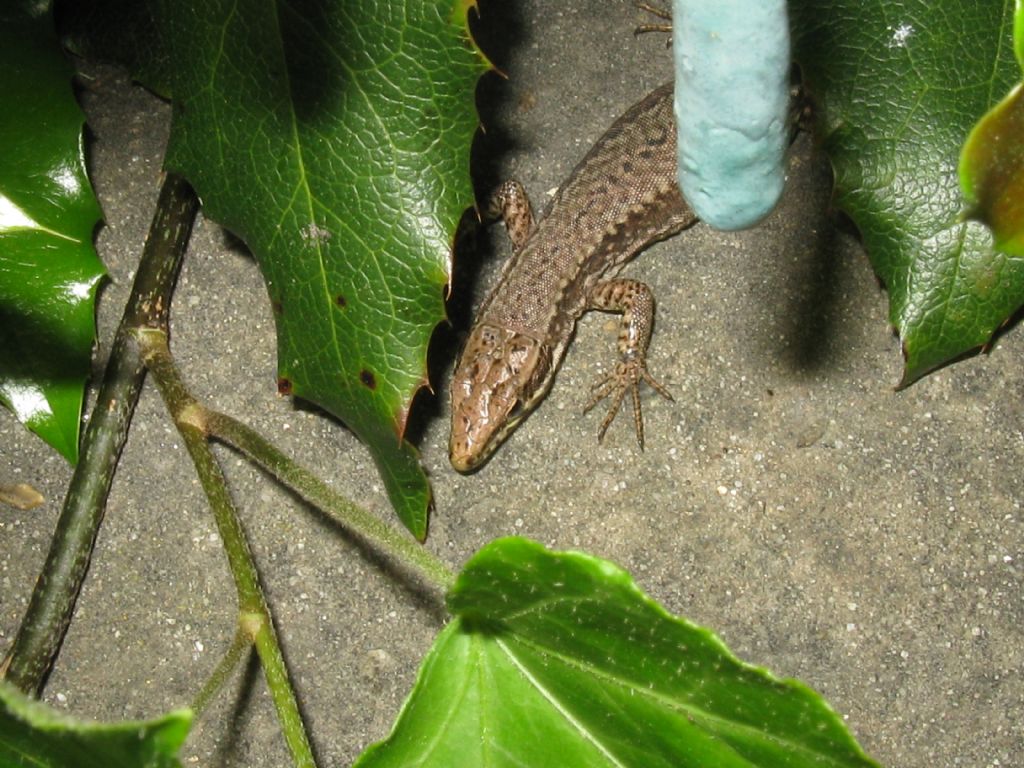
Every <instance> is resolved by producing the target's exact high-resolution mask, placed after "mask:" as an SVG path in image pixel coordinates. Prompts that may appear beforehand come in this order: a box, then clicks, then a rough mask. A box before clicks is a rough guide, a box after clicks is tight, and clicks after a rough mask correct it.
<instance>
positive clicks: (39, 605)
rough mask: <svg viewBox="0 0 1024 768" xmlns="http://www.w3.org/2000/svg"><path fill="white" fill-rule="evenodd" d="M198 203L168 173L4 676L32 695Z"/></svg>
mask: <svg viewBox="0 0 1024 768" xmlns="http://www.w3.org/2000/svg"><path fill="white" fill-rule="evenodd" d="M198 204H199V203H198V200H197V199H196V196H195V193H194V192H193V191H192V188H191V187H189V185H188V184H187V183H186V182H185V181H184V180H183V179H182V178H181V177H179V176H176V175H174V174H171V173H169V174H167V176H166V177H165V178H164V183H163V186H162V187H161V189H160V198H159V201H158V202H157V208H156V213H155V214H154V216H153V222H152V224H151V225H150V228H149V236H148V237H147V239H146V245H145V248H144V249H143V253H142V259H141V260H140V262H139V269H138V273H137V274H136V276H135V282H134V284H133V285H132V292H131V296H130V297H129V299H128V304H127V305H126V306H125V310H124V314H123V315H122V317H121V324H120V326H119V327H118V329H117V334H116V336H115V337H114V344H113V347H112V349H111V353H110V359H109V361H108V362H107V369H106V372H105V374H104V377H103V384H102V386H101V389H100V392H99V396H98V397H97V400H96V405H95V407H94V408H93V411H92V415H91V416H90V418H89V423H88V426H87V427H86V431H85V435H84V438H83V440H82V450H81V456H80V459H79V462H78V466H76V467H75V472H74V475H73V476H72V478H71V484H70V485H69V487H68V493H67V496H66V497H65V499H64V507H63V509H62V510H61V514H60V518H59V520H58V521H57V527H56V530H55V531H54V535H53V540H52V541H51V543H50V552H49V554H48V555H47V558H46V564H45V565H44V566H43V570H42V572H41V573H40V575H39V580H38V581H37V582H36V587H35V589H34V590H33V592H32V598H31V600H30V602H29V606H28V610H27V612H26V614H25V618H24V619H23V620H22V622H21V626H20V627H19V628H18V634H17V635H16V637H15V639H14V644H13V645H12V646H11V649H10V650H9V651H8V654H7V657H6V658H5V659H4V661H3V663H2V664H0V675H3V676H5V677H6V678H7V680H8V681H10V682H11V683H13V684H14V685H15V686H17V687H18V688H20V689H21V690H22V691H24V692H25V693H27V694H29V695H33V696H38V695H39V693H40V692H41V691H42V688H43V684H44V683H45V681H46V676H47V675H48V674H49V671H50V668H51V666H52V665H53V660H54V659H55V658H56V656H57V652H58V651H59V650H60V646H61V643H62V642H63V641H64V634H65V632H66V631H67V628H68V624H69V623H70V622H71V615H72V614H73V612H74V608H75V601H76V600H77V599H78V594H79V592H80V591H81V588H82V582H83V580H84V579H85V574H86V572H87V571H88V568H89V562H90V559H91V556H92V548H93V544H94V543H95V541H96V534H97V532H98V531H99V527H100V523H101V522H102V520H103V511H104V509H105V507H106V501H107V494H108V492H109V490H110V483H111V480H112V479H113V476H114V470H115V469H116V467H117V461H118V459H119V457H120V455H121V449H122V448H123V446H124V441H125V439H126V437H127V435H128V426H129V424H130V423H131V418H132V413H133V412H134V411H135V404H136V402H137V401H138V398H139V391H140V390H141V389H142V380H143V377H144V376H145V368H144V367H143V365H142V362H141V360H140V359H139V355H138V351H137V348H136V345H135V341H134V338H133V337H132V334H131V330H132V329H134V328H137V327H143V326H145V327H151V328H163V329H166V328H167V315H168V310H169V309H170V304H171V295H172V293H173V291H174V285H175V282H176V281H177V277H178V270H179V268H180V266H181V259H182V255H183V253H184V252H185V246H186V244H187V243H188V238H189V234H190V233H191V231H192V223H193V221H194V220H195V215H196V210H197V209H198Z"/></svg>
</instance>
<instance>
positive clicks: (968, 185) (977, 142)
mask: <svg viewBox="0 0 1024 768" xmlns="http://www.w3.org/2000/svg"><path fill="white" fill-rule="evenodd" d="M1013 29H1014V33H1013V42H1014V50H1015V52H1016V55H1017V63H1018V64H1019V65H1020V66H1021V67H1024V4H1020V3H1018V5H1017V10H1016V12H1015V14H1014V24H1013ZM1018 77H1019V73H1018ZM960 184H961V187H962V188H963V192H964V196H965V197H966V198H967V200H968V202H969V203H970V205H971V211H970V214H971V216H972V217H975V218H977V219H978V220H980V221H982V222H984V223H985V224H986V225H988V227H989V228H990V229H991V230H992V232H993V234H994V235H995V239H996V247H997V248H998V249H999V250H1001V251H1005V252H1007V253H1012V254H1013V255H1015V256H1024V88H1022V87H1021V84H1020V83H1018V84H1017V85H1016V86H1015V87H1014V89H1013V90H1012V91H1010V93H1009V94H1008V95H1007V96H1006V98H1004V99H1003V100H1002V101H1001V102H999V104H997V105H996V106H995V107H993V108H992V110H990V111H989V113H988V114H987V115H985V117H983V118H982V119H981V121H980V122H979V123H978V124H977V125H976V126H974V130H973V131H971V135H970V136H969V137H968V139H967V143H966V144H965V145H964V149H963V152H962V154H961V155H960Z"/></svg>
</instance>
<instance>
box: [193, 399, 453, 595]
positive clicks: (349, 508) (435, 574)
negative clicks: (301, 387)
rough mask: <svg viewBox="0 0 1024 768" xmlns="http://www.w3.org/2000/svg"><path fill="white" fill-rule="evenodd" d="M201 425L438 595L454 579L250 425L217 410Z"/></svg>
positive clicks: (442, 566)
mask: <svg viewBox="0 0 1024 768" xmlns="http://www.w3.org/2000/svg"><path fill="white" fill-rule="evenodd" d="M204 422H205V424H206V427H207V429H208V430H209V432H210V435H211V436H212V437H214V438H216V439H218V440H220V441H221V442H223V443H226V444H227V445H230V446H231V447H233V448H236V449H237V450H239V451H241V452H242V453H243V454H245V455H246V456H248V457H249V458H250V459H252V460H253V461H254V462H256V463H257V464H258V465H259V466H261V467H262V468H263V469H265V470H266V471H267V472H269V473H270V474H271V475H273V476H274V477H275V478H276V479H277V480H278V481H279V482H280V483H282V484H283V485H286V486H287V487H289V488H291V489H292V490H293V491H295V492H296V493H297V494H299V496H301V497H302V498H303V499H305V500H306V501H308V502H309V503H310V504H313V505H314V506H316V507H317V508H318V509H320V510H322V511H323V512H325V513H326V514H328V515H330V516H331V517H332V518H334V519H335V520H337V521H338V522H339V523H341V524H342V525H343V526H344V527H345V528H346V529H347V530H349V531H351V532H353V533H355V534H356V535H358V536H360V537H362V538H363V539H364V540H366V541H367V542H369V543H370V544H371V545H372V546H373V547H374V548H375V549H378V550H381V551H383V552H385V553H387V554H388V555H390V556H392V557H394V558H395V559H397V560H398V561H399V562H401V563H403V564H405V565H411V566H413V567H415V568H416V569H418V570H419V571H420V572H421V573H422V574H423V575H425V576H426V577H427V578H428V579H429V580H430V581H431V583H432V584H434V586H436V587H438V588H439V589H440V590H442V591H446V590H447V589H448V588H450V587H451V585H452V583H453V582H454V581H455V575H454V574H453V573H452V571H451V570H450V569H449V568H448V566H446V565H445V564H444V563H443V562H441V561H440V560H439V559H437V558H436V557H434V556H433V555H432V554H430V552H428V551H427V550H426V549H424V548H423V546H422V545H420V544H419V543H418V542H416V541H414V540H413V539H411V538H410V537H409V536H408V535H407V534H406V533H405V532H404V531H399V530H397V529H396V528H395V527H393V526H389V525H388V524H386V523H385V522H383V521H382V520H380V519H379V518H377V517H374V516H373V515H371V514H370V513H369V512H367V511H366V510H365V509H363V508H362V507H360V506H358V505H357V504H354V503H352V502H351V501H349V500H348V499H346V498H345V497H344V496H342V495H341V494H339V493H337V492H336V491H334V490H333V489H331V488H330V487H329V486H328V485H327V484H326V483H325V482H324V481H323V480H321V479H320V478H319V477H317V476H316V475H314V474H313V473H312V472H310V471H309V470H308V469H305V468H304V467H302V466H300V465H299V464H297V463H296V462H295V461H293V460H292V459H291V458H289V457H288V456H286V455H285V454H284V453H282V452H281V450H280V449H278V448H277V447H276V446H274V445H273V444H272V443H271V442H270V441H268V440H267V439H265V438H264V437H263V436H262V435H260V434H259V433H258V432H256V431H255V430H254V429H252V428H251V427H248V426H246V425H245V424H243V423H241V422H240V421H238V420H237V419H234V418H232V417H230V416H228V415H226V414H223V413H218V412H216V411H207V412H206V413H205V414H204Z"/></svg>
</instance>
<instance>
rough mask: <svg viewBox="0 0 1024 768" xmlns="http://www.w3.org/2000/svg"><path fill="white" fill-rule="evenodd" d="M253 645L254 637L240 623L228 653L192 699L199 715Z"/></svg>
mask: <svg viewBox="0 0 1024 768" xmlns="http://www.w3.org/2000/svg"><path fill="white" fill-rule="evenodd" d="M251 647H252V637H251V636H250V635H249V633H248V632H246V631H245V630H244V629H243V628H242V627H241V625H239V627H238V631H237V632H235V639H234V640H232V641H231V647H230V648H228V650H227V653H225V654H224V657H223V658H222V659H221V660H220V663H219V664H217V667H216V668H215V669H214V670H213V672H212V673H211V674H210V677H209V678H207V680H206V683H205V684H204V685H203V689H202V690H201V691H199V693H198V695H197V696H196V697H195V699H194V700H193V701H192V710H193V711H194V712H195V713H196V716H197V717H198V716H199V715H200V714H202V712H203V710H204V709H206V705H207V704H209V703H210V702H211V701H212V700H213V698H214V696H216V695H217V694H218V693H219V692H220V689H221V688H223V687H224V683H226V682H227V680H228V678H229V677H231V673H232V672H234V671H235V667H236V666H238V662H239V661H240V660H241V658H242V654H243V653H245V652H246V651H247V650H249V648H251Z"/></svg>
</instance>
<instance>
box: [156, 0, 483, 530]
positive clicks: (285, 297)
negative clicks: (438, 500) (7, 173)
mask: <svg viewBox="0 0 1024 768" xmlns="http://www.w3.org/2000/svg"><path fill="white" fill-rule="evenodd" d="M471 5H472V3H471V1H470V0H448V1H447V2H425V0H404V1H403V2H378V1H376V0H346V2H338V1H335V2H327V3H302V2H300V3H284V2H278V3H258V2H252V0H231V1H230V2H227V1H224V0H218V1H215V2H208V3H199V4H195V3H176V2H166V3H164V8H163V12H164V18H165V22H166V28H167V33H168V34H167V39H168V40H169V41H170V47H169V51H170V56H171V61H172V67H173V70H174V73H173V77H172V82H171V88H172V91H173V93H174V98H175V101H174V118H173V126H172V135H171V143H170V147H169V149H168V156H167V164H168V166H169V167H171V168H173V169H175V170H177V171H179V172H180V173H182V174H183V175H184V176H186V177H187V178H188V179H189V180H190V181H191V182H192V184H193V185H194V186H195V188H196V190H197V191H198V193H199V195H200V197H201V199H202V201H203V206H204V210H205V211H206V212H207V213H208V214H209V215H210V216H211V217H212V218H214V219H216V220H217V221H219V222H221V223H222V224H224V225H225V226H227V227H228V228H229V229H231V230H232V231H233V232H235V233H236V234H238V235H239V236H240V237H241V238H242V239H243V240H244V241H245V242H246V244H247V245H248V246H249V247H250V248H251V249H252V251H253V253H254V254H255V256H256V259H257V260H258V261H259V264H260V268H261V269H262V271H263V276H264V278H265V280H266V284H267V289H268V291H269V293H270V299H271V302H272V304H273V308H274V313H275V315H276V319H277V334H278V368H279V386H280V389H281V391H283V392H287V393H290V394H294V395H297V396H299V397H302V398H304V399H306V400H310V401H312V402H314V403H317V404H318V405H320V406H322V407H324V408H325V409H327V410H328V411H330V412H331V413H333V414H335V415H337V416H338V417H339V418H341V419H342V421H344V422H345V424H346V425H348V426H349V427H350V428H351V429H352V430H353V431H354V432H355V433H356V434H357V435H359V437H361V438H362V439H363V440H364V441H365V442H366V444H367V445H368V446H369V448H370V450H371V451H372V453H373V455H374V458H375V459H376V462H377V466H378V468H379V470H380V473H381V475H382V477H383V479H384V483H385V485H386V487H387V490H388V493H389V495H390V498H391V501H392V503H393V504H394V506H395V509H396V510H397V512H398V514H399V516H400V518H401V519H402V521H403V522H404V523H405V525H406V526H407V527H408V528H409V530H410V531H412V532H413V533H414V534H415V535H416V536H418V537H422V536H424V535H425V533H426V517H427V509H428V505H429V500H430V487H429V484H428V482H427V479H426V476H425V474H424V472H423V470H422V468H421V467H420V464H419V460H418V454H417V452H416V450H415V449H414V448H413V447H412V446H411V445H409V444H408V443H407V442H406V441H405V440H404V439H403V433H404V430H405V424H406V418H407V416H408V411H409V406H410V402H411V400H412V398H413V395H414V394H415V393H416V391H417V390H418V389H419V388H420V387H421V386H423V385H424V384H425V383H426V352H427V342H428V341H429V339H430V335H431V333H432V331H433V329H434V327H435V326H436V325H437V324H438V322H440V321H441V320H442V319H443V318H444V298H443V294H444V288H445V285H446V284H447V283H448V280H449V272H450V246H451V239H452V235H453V232H454V230H455V226H456V224H457V222H458V219H459V217H460V216H461V214H462V212H463V211H464V210H465V208H466V207H467V206H468V205H469V204H470V203H471V202H472V192H471V187H470V179H469V145H470V142H471V140H472V136H473V133H474V131H475V130H476V126H477V118H476V113H475V108H474V102H473V92H474V87H475V84H476V81H477V79H478V77H479V75H480V74H481V72H482V71H483V70H484V69H485V67H486V63H485V61H484V60H483V59H482V57H481V56H480V55H479V53H478V52H477V50H476V49H475V47H474V46H473V44H472V42H471V41H470V39H469V34H468V31H467V28H466V13H467V9H468V7H469V6H471Z"/></svg>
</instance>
